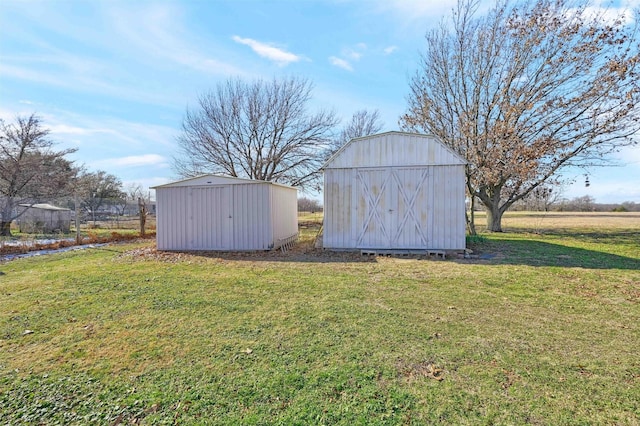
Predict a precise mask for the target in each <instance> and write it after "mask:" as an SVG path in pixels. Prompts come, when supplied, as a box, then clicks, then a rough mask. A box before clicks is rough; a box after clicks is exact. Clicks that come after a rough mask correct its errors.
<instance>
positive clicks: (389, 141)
mask: <svg viewBox="0 0 640 426" xmlns="http://www.w3.org/2000/svg"><path fill="white" fill-rule="evenodd" d="M464 164H466V161H465V160H464V159H463V158H462V157H460V156H459V155H458V154H457V153H456V152H454V151H453V150H452V149H451V148H450V147H448V146H446V145H445V144H443V143H442V142H441V141H440V140H439V139H438V138H436V137H435V136H433V135H425V134H420V133H406V132H399V131H391V132H385V133H379V134H375V135H369V136H363V137H360V138H355V139H351V140H350V141H349V142H347V143H346V144H345V145H344V146H342V148H340V149H339V150H338V151H337V152H336V153H335V154H333V155H332V156H331V158H329V160H327V162H326V163H325V164H324V165H323V166H322V169H342V168H362V167H394V166H400V167H401V166H434V165H464Z"/></svg>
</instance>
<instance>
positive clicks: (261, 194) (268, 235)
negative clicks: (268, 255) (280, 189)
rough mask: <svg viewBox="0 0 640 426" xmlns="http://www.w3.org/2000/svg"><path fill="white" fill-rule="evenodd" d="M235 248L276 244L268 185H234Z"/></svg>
mask: <svg viewBox="0 0 640 426" xmlns="http://www.w3.org/2000/svg"><path fill="white" fill-rule="evenodd" d="M231 189H232V191H233V208H232V211H231V215H232V216H233V240H234V242H233V246H232V249H233V250H269V249H270V248H272V246H273V229H272V228H271V220H270V217H271V202H270V194H269V192H270V191H269V185H264V184H243V185H232V186H231Z"/></svg>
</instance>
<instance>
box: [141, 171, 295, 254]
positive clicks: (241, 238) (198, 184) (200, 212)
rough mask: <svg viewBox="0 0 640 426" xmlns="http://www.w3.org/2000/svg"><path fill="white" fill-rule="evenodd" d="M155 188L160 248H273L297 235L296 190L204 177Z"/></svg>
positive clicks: (237, 180)
mask: <svg viewBox="0 0 640 426" xmlns="http://www.w3.org/2000/svg"><path fill="white" fill-rule="evenodd" d="M153 189H155V190H156V240H157V247H158V250H219V251H252V250H271V249H276V248H279V247H281V246H283V245H285V244H288V243H290V242H292V241H294V240H295V239H296V238H297V236H298V193H297V189H296V188H294V187H291V186H286V185H280V184H276V183H273V182H266V181H258V180H249V179H240V178H232V177H227V176H218V175H203V176H198V177H195V178H191V179H186V180H182V181H178V182H173V183H168V184H166V185H160V186H156V187H155V188H153Z"/></svg>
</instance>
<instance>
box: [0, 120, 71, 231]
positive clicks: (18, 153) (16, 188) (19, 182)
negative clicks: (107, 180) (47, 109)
mask: <svg viewBox="0 0 640 426" xmlns="http://www.w3.org/2000/svg"><path fill="white" fill-rule="evenodd" d="M48 136H49V130H48V129H45V128H44V127H43V126H42V122H41V119H40V118H39V117H37V116H36V115H33V114H32V115H30V116H28V117H23V116H18V117H16V119H15V122H13V123H6V122H5V121H3V120H0V213H1V215H2V217H1V219H0V235H2V236H10V235H11V222H12V221H13V220H14V219H16V218H17V217H18V216H19V215H20V214H21V212H19V211H18V209H17V206H18V205H19V204H22V203H25V204H35V203H38V202H42V201H47V200H48V199H50V198H56V197H59V196H60V195H63V193H65V192H67V189H68V188H69V187H70V185H71V183H72V180H73V177H74V176H75V174H76V172H77V170H76V169H75V168H74V166H73V163H72V162H71V161H69V160H67V159H65V158H64V156H65V155H67V154H70V153H71V152H73V151H74V150H71V149H67V150H62V151H54V150H53V149H52V148H53V145H54V143H53V141H51V140H50V139H49V137H48ZM24 211H26V210H22V212H24Z"/></svg>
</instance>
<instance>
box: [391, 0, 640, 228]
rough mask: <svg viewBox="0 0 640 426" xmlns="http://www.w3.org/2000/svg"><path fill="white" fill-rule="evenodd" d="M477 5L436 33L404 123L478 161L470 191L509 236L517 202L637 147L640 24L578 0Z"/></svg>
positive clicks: (469, 1) (491, 223)
mask: <svg viewBox="0 0 640 426" xmlns="http://www.w3.org/2000/svg"><path fill="white" fill-rule="evenodd" d="M477 5H478V2H477V1H475V0H460V2H459V4H458V7H457V9H456V10H454V13H453V16H452V19H451V21H443V24H442V25H441V27H440V28H438V29H436V30H434V31H431V32H429V33H428V34H427V36H426V39H427V46H426V50H425V52H424V53H423V55H422V57H421V63H420V66H419V70H418V72H417V73H416V75H415V76H414V77H413V78H412V80H411V83H410V87H411V94H410V95H409V98H408V101H409V108H408V112H407V113H406V114H405V115H404V116H403V117H402V118H401V124H402V126H403V127H404V128H406V129H413V130H421V131H427V132H430V133H433V134H435V135H437V136H438V137H439V138H440V139H441V140H442V141H443V142H444V143H446V144H447V145H449V146H450V147H452V148H453V149H454V150H455V151H457V152H458V153H459V154H461V155H462V156H463V157H464V158H465V159H466V160H467V162H468V165H467V169H466V175H467V189H468V192H469V195H470V197H471V199H472V200H474V199H475V197H477V198H479V199H480V201H481V202H482V204H484V205H485V206H486V208H487V228H488V229H489V230H490V231H501V230H502V225H501V219H502V215H503V213H504V212H505V211H506V210H507V209H508V208H509V207H510V206H511V205H512V204H513V203H514V202H516V201H518V200H519V199H521V198H523V197H525V196H526V195H527V194H529V193H531V192H532V191H534V190H535V189H536V188H538V187H539V186H541V185H542V184H543V183H545V182H548V181H553V180H554V179H556V178H557V176H558V175H559V174H560V173H561V172H562V171H563V170H564V169H566V168H567V167H572V166H582V167H588V166H593V165H599V164H603V162H604V161H606V158H607V154H609V153H611V152H612V151H615V150H616V149H618V148H620V147H621V146H624V145H629V144H633V143H635V141H634V139H633V136H634V135H635V134H636V133H637V132H638V130H639V129H640V120H638V117H639V116H640V102H639V101H640V76H639V75H638V67H639V66H640V55H639V53H638V21H637V19H635V20H629V17H630V13H631V12H627V15H621V16H618V17H617V18H615V19H608V18H607V15H606V13H605V12H604V11H603V12H598V10H599V9H597V8H592V7H590V4H589V3H585V2H579V3H576V2H571V1H570V0H552V1H549V0H537V1H535V2H527V3H518V4H515V5H513V4H512V3H510V2H509V0H506V1H504V2H501V3H499V4H498V5H496V6H495V7H494V8H493V9H491V10H490V11H489V12H488V14H486V15H485V16H480V17H478V16H476V12H477ZM636 14H637V13H636ZM470 222H471V230H472V232H475V227H473V216H471V218H470Z"/></svg>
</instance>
